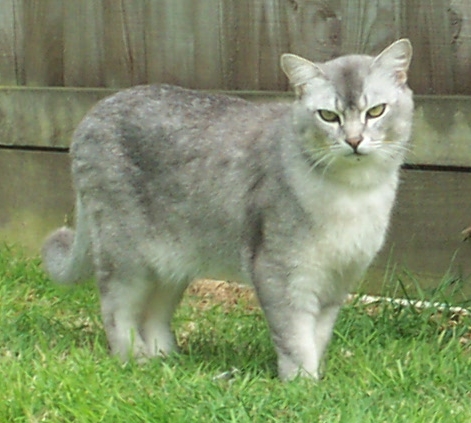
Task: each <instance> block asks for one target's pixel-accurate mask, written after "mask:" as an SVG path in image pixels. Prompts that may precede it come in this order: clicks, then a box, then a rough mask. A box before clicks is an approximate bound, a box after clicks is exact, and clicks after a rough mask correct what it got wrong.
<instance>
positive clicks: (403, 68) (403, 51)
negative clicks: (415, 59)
mask: <svg viewBox="0 0 471 423" xmlns="http://www.w3.org/2000/svg"><path fill="white" fill-rule="evenodd" d="M411 59H412V44H411V43H410V41H409V40H408V39H407V38H403V39H401V40H397V41H395V42H394V43H392V44H391V45H390V46H389V47H387V48H386V49H384V50H383V51H382V52H381V53H380V54H379V55H378V56H376V58H375V59H374V61H373V65H372V66H373V67H377V66H379V67H381V68H383V69H389V70H391V71H393V72H394V77H395V79H396V82H397V83H398V84H399V85H401V86H402V85H404V84H405V83H406V82H407V72H408V70H409V65H410V61H411Z"/></svg>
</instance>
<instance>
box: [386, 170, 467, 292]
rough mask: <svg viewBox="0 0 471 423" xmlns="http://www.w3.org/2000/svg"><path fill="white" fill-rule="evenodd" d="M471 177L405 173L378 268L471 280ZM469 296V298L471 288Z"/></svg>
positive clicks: (433, 172) (447, 173)
mask: <svg viewBox="0 0 471 423" xmlns="http://www.w3.org/2000/svg"><path fill="white" fill-rule="evenodd" d="M469 192H471V173H467V172H466V173H463V172H440V171H438V172H437V171H404V172H403V174H402V183H401V185H400V188H399V195H398V200H397V205H396V208H395V210H394V213H393V218H392V222H391V231H390V234H389V236H388V241H387V243H386V245H385V247H384V249H383V252H382V255H381V256H380V257H379V258H378V260H377V265H379V266H380V267H384V265H385V264H386V263H387V262H388V261H389V262H390V263H391V264H397V265H399V266H400V267H401V268H404V269H408V270H410V271H411V272H417V273H420V274H422V275H423V276H424V277H426V276H431V277H434V278H435V280H439V278H440V277H443V276H444V275H445V274H446V273H447V271H448V270H451V271H450V274H455V275H461V276H464V277H467V278H469V277H470V276H471V259H470V258H471V242H469V241H468V242H463V236H462V235H461V231H462V230H463V229H465V228H467V227H469V226H471V202H470V201H469V196H468V193H469ZM467 292H468V295H469V297H470V298H471V286H468V288H467Z"/></svg>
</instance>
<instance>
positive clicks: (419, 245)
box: [0, 0, 471, 297]
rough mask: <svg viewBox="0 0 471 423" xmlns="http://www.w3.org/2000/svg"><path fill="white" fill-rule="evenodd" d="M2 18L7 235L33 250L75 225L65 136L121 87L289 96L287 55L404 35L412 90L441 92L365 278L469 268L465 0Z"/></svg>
mask: <svg viewBox="0 0 471 423" xmlns="http://www.w3.org/2000/svg"><path fill="white" fill-rule="evenodd" d="M0 11H1V13H0V85H2V86H3V88H0V122H1V125H0V180H1V182H2V183H0V241H5V242H7V243H15V242H16V243H19V244H20V245H22V246H24V247H26V248H29V249H30V251H32V252H33V253H34V254H37V252H38V248H39V246H40V244H41V240H42V238H43V237H44V236H45V234H46V233H47V232H48V231H50V230H51V229H53V228H55V227H57V226H59V225H61V224H63V223H64V222H66V221H68V220H69V219H71V218H72V216H73V193H72V190H71V182H70V173H69V159H68V155H67V154H66V153H67V147H68V145H69V142H70V135H71V132H72V131H73V128H74V127H75V125H76V124H77V123H78V121H79V120H80V119H81V117H82V116H83V114H84V113H85V112H86V110H87V109H88V108H89V107H90V106H92V105H93V104H94V103H95V102H96V101H98V100H99V99H100V98H102V97H103V96H105V95H108V94H109V93H111V92H113V90H115V89H117V88H121V87H126V86H130V85H135V84H140V83H148V82H168V83H174V84H179V85H182V86H186V87H193V88H200V89H216V90H238V93H239V94H241V95H244V96H246V97H249V98H252V99H256V100H260V99H261V98H264V99H267V97H268V99H273V97H279V96H285V95H286V94H283V93H280V91H286V90H287V89H288V86H287V81H286V79H285V77H284V76H283V75H282V73H281V71H280V68H279V63H278V62H279V56H280V54H281V53H283V52H293V53H297V54H300V55H303V56H305V57H307V58H310V59H312V60H318V61H322V60H326V59H329V58H331V57H334V56H338V55H340V54H343V53H352V52H355V53H377V52H379V51H380V50H381V49H382V48H384V47H385V46H386V45H388V44H389V43H390V42H392V41H393V40H395V39H398V38H401V37H408V38H410V39H411V41H412V43H413V45H414V60H413V64H412V68H411V75H410V84H411V86H412V88H413V89H414V91H415V92H416V93H417V94H433V95H432V96H430V95H427V96H418V97H417V98H416V104H417V109H416V116H415V130H414V136H413V143H414V145H415V149H414V151H413V153H412V154H411V155H410V156H409V157H408V166H407V168H406V170H405V171H404V172H403V175H402V179H403V183H402V184H401V188H400V192H399V198H398V204H397V207H396V209H395V212H394V216H393V221H392V226H391V231H390V234H389V237H388V244H387V245H386V247H385V248H384V249H383V252H382V254H381V255H380V257H379V258H378V260H377V262H376V267H375V269H376V270H375V269H373V272H372V273H371V275H373V276H372V277H371V278H372V279H375V280H376V281H378V280H380V278H379V277H378V275H380V274H384V268H385V266H386V264H387V263H388V264H389V265H392V266H397V267H398V268H407V269H409V270H410V271H412V272H416V273H418V274H420V275H421V276H420V280H421V281H424V280H427V281H428V282H430V283H431V284H432V286H433V285H435V284H436V283H437V281H438V280H439V279H440V278H441V277H442V276H443V274H444V273H446V271H447V270H448V269H450V271H451V273H452V274H455V275H462V276H464V277H465V279H466V278H468V277H469V275H470V274H471V243H468V244H467V243H463V242H462V241H461V237H460V231H461V230H462V229H464V228H465V227H467V226H469V225H471V201H470V200H469V198H468V195H469V193H470V192H471V97H467V95H471V1H470V0H448V1H446V0H417V1H407V0H381V1H376V2H372V1H369V0H331V1H327V0H199V1H196V0H101V1H100V0H0ZM79 87H83V88H79ZM241 90H251V91H254V90H255V91H256V92H252V93H247V92H245V93H241V92H240V91H241ZM260 90H264V91H263V92H262V91H260ZM268 91H270V92H268ZM274 91H276V93H273V92H274ZM445 94H446V96H444V95H445ZM449 94H453V95H451V96H449ZM371 290H372V291H376V290H377V287H375V288H371ZM467 292H468V296H469V297H471V288H469V287H468V289H467Z"/></svg>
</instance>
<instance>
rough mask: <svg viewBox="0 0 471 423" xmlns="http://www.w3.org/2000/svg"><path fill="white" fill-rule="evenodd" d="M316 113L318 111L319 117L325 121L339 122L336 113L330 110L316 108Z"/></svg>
mask: <svg viewBox="0 0 471 423" xmlns="http://www.w3.org/2000/svg"><path fill="white" fill-rule="evenodd" d="M317 113H319V116H320V117H321V119H322V120H324V121H326V122H329V123H333V122H337V123H340V116H339V115H338V114H337V113H335V112H332V111H331V110H325V109H321V110H318V111H317Z"/></svg>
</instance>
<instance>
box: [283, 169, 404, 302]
mask: <svg viewBox="0 0 471 423" xmlns="http://www.w3.org/2000/svg"><path fill="white" fill-rule="evenodd" d="M299 182H300V181H299ZM315 182H316V183H314V184H312V180H311V184H307V183H306V180H305V181H304V183H300V184H299V185H297V187H298V188H297V190H298V198H299V201H300V202H301V205H302V207H303V208H304V209H305V211H306V212H307V213H309V214H310V215H311V217H312V221H313V222H314V224H313V227H312V234H311V236H310V237H309V240H308V241H305V242H304V244H303V245H301V246H300V248H299V250H298V251H300V257H299V262H298V263H299V266H298V271H297V272H296V275H293V276H294V278H295V279H296V281H292V282H294V283H295V284H296V285H298V288H300V291H299V293H300V294H301V295H305V294H306V292H307V291H312V290H314V291H315V294H316V296H321V297H324V299H325V300H327V301H329V300H328V298H330V299H331V300H332V301H336V300H337V299H338V296H339V295H340V296H341V295H343V294H345V293H346V292H347V291H348V290H349V289H351V288H352V286H353V284H355V283H357V282H358V279H359V278H360V277H361V276H362V274H363V273H364V272H365V270H366V268H367V267H368V265H369V264H370V263H371V261H372V259H373V258H374V256H375V255H376V253H377V252H378V250H379V249H380V248H381V245H382V244H383V241H384V238H385V234H386V230H387V227H388V222H389V216H390V212H391V208H392V206H393V203H394V197H395V191H396V186H397V175H396V174H395V173H392V174H391V175H390V177H389V178H386V179H385V180H383V182H382V183H381V184H377V185H370V186H367V187H366V186H364V187H361V186H360V187H359V186H356V187H352V186H351V185H347V184H341V183H337V182H332V181H329V180H326V179H318V180H316V181H315ZM312 277H315V279H316V280H315V281H313V280H312ZM303 286H304V288H303Z"/></svg>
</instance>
